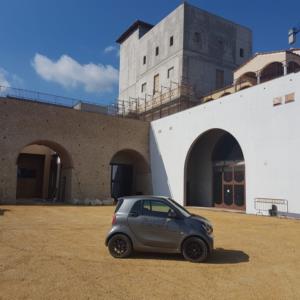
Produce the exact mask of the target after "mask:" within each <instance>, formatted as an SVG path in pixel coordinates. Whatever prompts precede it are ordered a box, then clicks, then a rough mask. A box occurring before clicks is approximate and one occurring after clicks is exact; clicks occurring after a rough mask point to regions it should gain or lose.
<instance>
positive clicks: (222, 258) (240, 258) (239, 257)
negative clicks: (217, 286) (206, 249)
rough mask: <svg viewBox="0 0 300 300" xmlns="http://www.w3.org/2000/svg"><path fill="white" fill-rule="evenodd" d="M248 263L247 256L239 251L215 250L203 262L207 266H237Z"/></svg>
mask: <svg viewBox="0 0 300 300" xmlns="http://www.w3.org/2000/svg"><path fill="white" fill-rule="evenodd" d="M248 261H249V255H248V254H247V253H245V252H244V251H241V250H232V249H230V250H229V249H223V248H217V249H215V250H214V251H213V252H212V254H211V256H210V257H209V258H208V259H207V261H205V263H207V264H216V265H217V264H239V263H244V262H248Z"/></svg>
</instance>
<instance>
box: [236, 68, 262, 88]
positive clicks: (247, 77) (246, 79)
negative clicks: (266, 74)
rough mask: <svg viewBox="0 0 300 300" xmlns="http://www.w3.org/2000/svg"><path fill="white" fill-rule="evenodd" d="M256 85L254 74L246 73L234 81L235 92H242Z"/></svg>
mask: <svg viewBox="0 0 300 300" xmlns="http://www.w3.org/2000/svg"><path fill="white" fill-rule="evenodd" d="M256 84H257V78H256V74H255V73H254V72H247V73H245V74H243V75H242V76H241V77H239V78H238V79H237V81H236V87H237V90H243V89H245V88H248V87H251V86H254V85H256Z"/></svg>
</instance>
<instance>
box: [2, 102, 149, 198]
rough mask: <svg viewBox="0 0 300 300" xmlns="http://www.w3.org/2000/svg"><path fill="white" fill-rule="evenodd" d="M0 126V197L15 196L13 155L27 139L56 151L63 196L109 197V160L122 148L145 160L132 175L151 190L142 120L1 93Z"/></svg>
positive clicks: (145, 189) (146, 127) (145, 129)
mask: <svg viewBox="0 0 300 300" xmlns="http://www.w3.org/2000/svg"><path fill="white" fill-rule="evenodd" d="M0 128H1V137H0V163H1V164H0V165H1V173H0V201H1V202H12V203H14V202H15V200H16V184H17V159H18V156H19V154H20V153H21V152H22V150H23V149H24V147H26V146H28V145H31V144H35V145H36V144H37V145H43V146H47V147H49V148H51V149H52V150H53V151H55V152H57V153H58V154H59V155H60V157H61V160H62V165H63V167H62V174H63V175H65V177H66V180H67V181H69V182H66V183H65V184H66V201H72V200H73V199H87V198H89V199H105V198H109V197H110V192H111V191H110V184H111V182H110V178H111V166H110V163H111V161H112V158H113V157H114V155H115V154H116V153H118V152H120V151H122V150H130V151H131V152H132V153H135V154H136V155H137V156H138V157H139V158H141V160H142V161H144V162H145V165H147V168H144V169H143V171H142V172H141V173H140V174H139V175H138V177H139V178H138V180H139V183H140V184H139V188H140V189H142V192H143V193H151V184H150V181H149V180H150V175H149V174H150V166H149V154H148V132H149V124H148V123H146V122H142V121H137V120H131V119H122V118H117V117H112V116H107V115H104V114H100V113H92V112H83V111H78V110H75V109H72V108H64V107H60V106H55V105H48V104H42V103H34V102H31V101H22V100H14V99H9V98H1V99H0ZM138 191H139V190H138ZM135 192H137V191H135Z"/></svg>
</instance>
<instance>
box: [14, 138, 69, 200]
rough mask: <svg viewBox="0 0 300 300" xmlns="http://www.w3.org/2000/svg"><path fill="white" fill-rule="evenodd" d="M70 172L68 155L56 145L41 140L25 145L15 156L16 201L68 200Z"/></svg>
mask: <svg viewBox="0 0 300 300" xmlns="http://www.w3.org/2000/svg"><path fill="white" fill-rule="evenodd" d="M58 151H59V152H58ZM71 171H72V168H71V158H70V157H69V155H68V153H67V152H66V151H65V150H64V149H63V148H62V147H61V146H59V145H58V144H56V143H53V142H47V141H40V142H36V143H33V144H29V145H27V146H25V147H24V148H23V149H22V150H21V152H20V154H19V156H18V159H17V191H16V197H17V199H18V202H19V203H23V202H24V201H25V202H28V201H29V202H31V201H36V202H40V201H43V202H44V201H49V202H64V201H66V200H68V198H69V195H70V184H71Z"/></svg>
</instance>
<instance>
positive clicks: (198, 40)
mask: <svg viewBox="0 0 300 300" xmlns="http://www.w3.org/2000/svg"><path fill="white" fill-rule="evenodd" d="M193 41H194V42H195V43H197V44H200V43H201V33H200V32H194V37H193Z"/></svg>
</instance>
